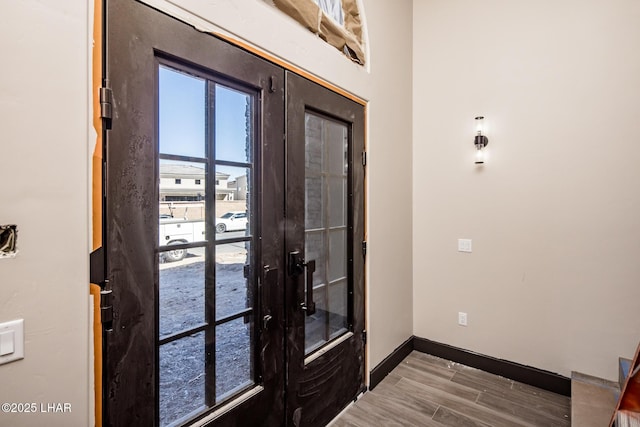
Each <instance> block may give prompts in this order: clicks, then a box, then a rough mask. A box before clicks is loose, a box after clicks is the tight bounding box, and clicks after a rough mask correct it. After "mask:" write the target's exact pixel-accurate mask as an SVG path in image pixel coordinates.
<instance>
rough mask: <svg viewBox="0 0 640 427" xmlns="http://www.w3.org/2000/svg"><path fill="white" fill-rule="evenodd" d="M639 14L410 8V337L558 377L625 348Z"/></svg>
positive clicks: (548, 7)
mask: <svg viewBox="0 0 640 427" xmlns="http://www.w3.org/2000/svg"><path fill="white" fill-rule="evenodd" d="M638 22H640V3H638V2H637V1H635V0H611V1H606V2H605V1H587V2H585V1H579V0H566V1H562V2H557V1H553V0H543V1H529V2H513V1H508V0H488V1H484V2H475V1H471V0H456V1H450V0H416V1H414V46H415V49H414V104H413V105H414V253H413V256H414V331H415V334H416V335H418V336H421V337H425V338H429V339H433V340H436V341H440V342H444V343H447V344H451V345H454V346H458V347H462V348H465V349H469V350H472V351H477V352H480V353H484V354H487V355H491V356H495V357H499V358H504V359H508V360H512V361H515V362H519V363H522V364H526V365H532V366H535V367H538V368H542V369H546V370H550V371H553V372H558V373H560V374H562V375H570V372H571V371H572V370H577V371H582V372H586V373H589V374H593V375H597V376H601V377H605V378H609V379H616V378H617V364H616V363H617V357H618V356H626V357H631V356H633V351H634V349H635V346H636V345H637V344H638V341H639V339H640V310H639V309H638V302H639V301H640V262H638V259H639V256H640V238H639V236H640V220H639V218H640V191H639V190H638V183H639V182H640V167H638V150H639V142H640V102H639V100H640V25H638ZM476 115H484V116H485V117H486V121H487V122H488V126H489V130H488V137H489V146H488V149H489V154H490V159H489V161H488V162H487V163H486V165H485V166H484V167H480V168H478V167H476V166H475V165H474V164H473V151H474V148H473V145H472V140H473V135H474V123H473V121H474V120H473V119H474V117H475V116H476ZM458 238H471V239H473V253H472V254H463V253H458V252H457V250H456V249H457V248H456V245H457V239H458ZM458 311H466V312H468V315H469V326H468V327H466V328H464V327H460V326H457V313H458Z"/></svg>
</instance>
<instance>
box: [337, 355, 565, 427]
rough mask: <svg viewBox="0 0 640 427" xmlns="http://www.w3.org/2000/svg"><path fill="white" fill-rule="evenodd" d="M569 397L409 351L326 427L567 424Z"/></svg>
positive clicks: (470, 426)
mask: <svg viewBox="0 0 640 427" xmlns="http://www.w3.org/2000/svg"><path fill="white" fill-rule="evenodd" d="M570 418H571V399H570V398H569V397H566V396H562V395H558V394H555V393H551V392H548V391H546V390H541V389H538V388H535V387H532V386H529V385H526V384H522V383H518V382H515V381H512V380H509V379H507V378H503V377H499V376H497V375H493V374H489V373H487V372H483V371H480V370H478V369H474V368H470V367H468V366H464V365H461V364H459V363H454V362H450V361H447V360H444V359H440V358H438V357H434V356H430V355H427V354H423V353H419V352H416V351H414V352H413V353H411V354H410V355H409V356H408V357H407V358H406V359H404V360H403V361H402V363H401V364H400V365H398V366H397V367H396V368H395V369H394V370H393V371H392V372H391V373H390V374H389V375H388V376H387V377H386V378H385V379H384V380H383V381H382V382H381V383H380V384H378V386H377V387H376V388H374V389H373V391H369V392H367V393H365V394H364V395H363V396H362V397H361V398H360V399H359V400H358V401H357V402H356V403H354V404H353V405H352V406H351V407H349V408H348V409H347V410H346V411H345V412H343V414H342V415H340V417H339V418H337V419H336V420H334V421H333V422H332V424H331V427H372V426H376V427H377V426H384V427H387V426H425V427H432V426H433V427H442V426H452V427H479V426H482V427H486V426H496V427H510V426H540V427H555V426H570V425H571V419H570Z"/></svg>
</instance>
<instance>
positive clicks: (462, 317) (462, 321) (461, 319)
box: [458, 311, 467, 326]
mask: <svg viewBox="0 0 640 427" xmlns="http://www.w3.org/2000/svg"><path fill="white" fill-rule="evenodd" d="M458 325H460V326H467V313H463V312H462V311H459V312H458Z"/></svg>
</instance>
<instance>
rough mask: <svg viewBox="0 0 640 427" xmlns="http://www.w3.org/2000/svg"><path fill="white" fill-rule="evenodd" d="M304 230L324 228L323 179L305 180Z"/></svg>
mask: <svg viewBox="0 0 640 427" xmlns="http://www.w3.org/2000/svg"><path fill="white" fill-rule="evenodd" d="M305 195H306V196H305V202H304V205H305V212H307V213H308V214H307V215H306V216H305V228H306V229H307V230H310V229H311V230H312V229H317V228H322V227H324V206H323V202H324V200H323V195H324V188H323V179H322V176H320V175H318V176H307V177H306V178H305Z"/></svg>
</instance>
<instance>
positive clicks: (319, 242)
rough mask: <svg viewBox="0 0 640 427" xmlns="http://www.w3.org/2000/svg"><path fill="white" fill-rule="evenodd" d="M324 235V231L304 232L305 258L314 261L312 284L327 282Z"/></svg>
mask: <svg viewBox="0 0 640 427" xmlns="http://www.w3.org/2000/svg"><path fill="white" fill-rule="evenodd" d="M324 236H325V233H323V232H322V231H319V232H318V231H312V232H307V233H305V244H304V253H305V256H306V257H307V259H313V260H315V261H316V271H315V273H313V285H314V286H316V285H321V284H323V283H327V256H326V248H325V240H324Z"/></svg>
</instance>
